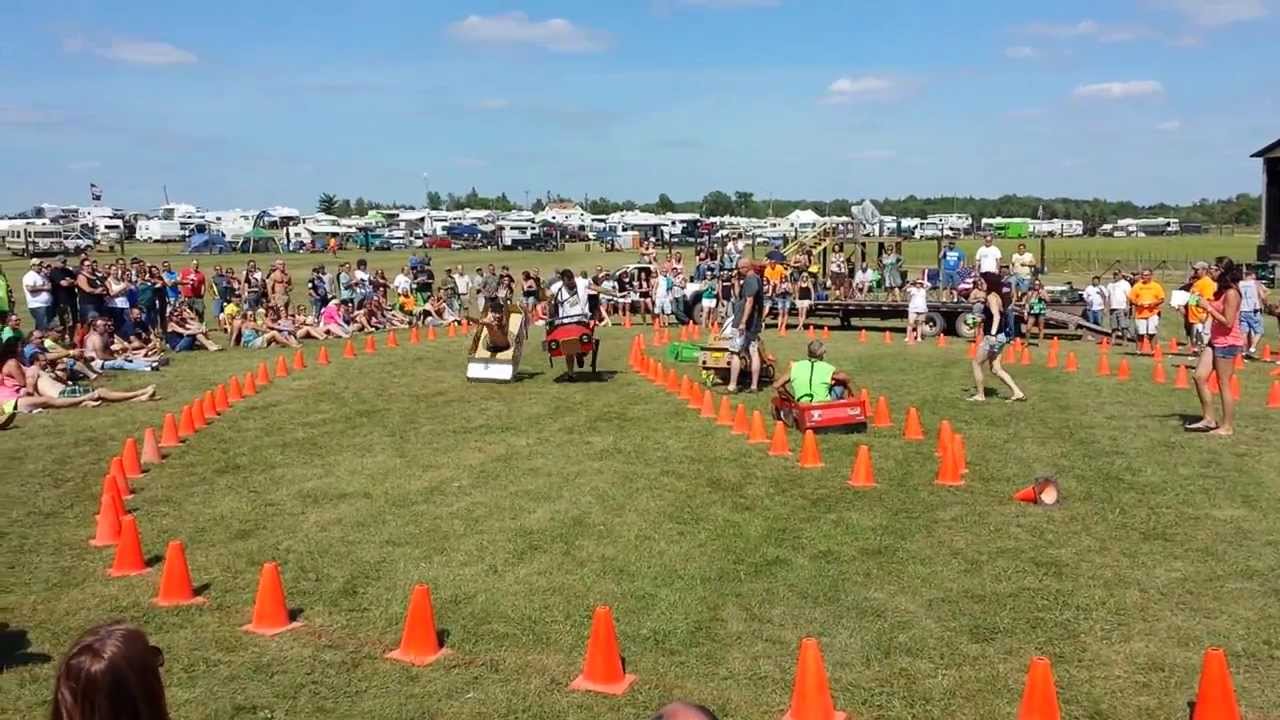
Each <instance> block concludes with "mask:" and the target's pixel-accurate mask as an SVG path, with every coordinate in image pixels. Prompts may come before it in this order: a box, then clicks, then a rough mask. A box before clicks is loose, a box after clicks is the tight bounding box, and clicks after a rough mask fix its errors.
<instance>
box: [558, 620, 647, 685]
mask: <svg viewBox="0 0 1280 720" xmlns="http://www.w3.org/2000/svg"><path fill="white" fill-rule="evenodd" d="M635 681H636V676H635V675H630V674H628V673H627V672H626V669H625V668H623V667H622V653H621V651H619V649H618V631H617V628H615V627H614V624H613V611H612V610H610V609H609V606H608V605H601V606H600V607H597V608H596V610H595V612H594V613H593V614H592V615H591V635H590V636H589V637H588V638H587V654H586V657H584V658H583V659H582V673H581V674H579V675H578V677H576V678H574V679H573V682H571V683H569V689H570V690H580V691H590V692H598V693H604V694H605V695H621V694H623V693H625V692H626V691H627V688H629V687H631V683H633V682H635Z"/></svg>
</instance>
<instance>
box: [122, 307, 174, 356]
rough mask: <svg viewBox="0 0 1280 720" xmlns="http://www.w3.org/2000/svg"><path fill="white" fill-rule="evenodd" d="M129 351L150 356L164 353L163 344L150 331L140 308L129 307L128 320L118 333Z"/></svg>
mask: <svg viewBox="0 0 1280 720" xmlns="http://www.w3.org/2000/svg"><path fill="white" fill-rule="evenodd" d="M119 335H120V337H121V338H123V341H124V344H125V346H126V347H127V348H128V349H129V351H130V352H135V353H142V354H144V355H147V356H150V357H158V356H160V355H163V354H164V345H163V343H161V342H160V338H158V337H156V336H155V334H154V333H152V332H151V326H150V325H148V324H147V321H146V318H145V317H143V314H142V308H139V307H136V306H135V307H131V308H129V320H128V322H127V323H126V325H125V327H124V329H123V330H121V332H120V333H119Z"/></svg>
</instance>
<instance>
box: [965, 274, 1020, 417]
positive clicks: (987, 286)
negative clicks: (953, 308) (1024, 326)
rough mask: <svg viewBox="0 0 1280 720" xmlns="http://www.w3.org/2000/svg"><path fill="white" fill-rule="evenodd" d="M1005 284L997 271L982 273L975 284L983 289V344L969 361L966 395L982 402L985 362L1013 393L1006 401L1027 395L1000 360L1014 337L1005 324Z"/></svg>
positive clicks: (984, 391) (973, 400)
mask: <svg viewBox="0 0 1280 720" xmlns="http://www.w3.org/2000/svg"><path fill="white" fill-rule="evenodd" d="M1003 286H1004V284H1003V283H1002V282H1001V280H1000V276H999V275H998V274H996V273H982V275H980V276H978V281H977V288H978V289H980V290H982V291H984V292H986V299H985V300H984V301H983V303H982V344H981V345H980V346H979V347H978V353H977V354H976V355H974V357H973V361H972V362H971V363H970V364H971V366H972V368H973V384H974V394H973V396H972V397H970V398H969V400H970V401H972V402H983V401H984V400H986V399H987V387H986V384H985V379H984V378H983V374H982V366H983V365H986V366H987V367H988V368H989V369H990V370H991V374H993V375H995V376H996V377H998V378H1000V382H1003V383H1004V384H1005V385H1006V386H1007V387H1008V388H1009V391H1010V392H1012V393H1013V395H1012V396H1010V397H1009V400H1008V402H1020V401H1023V400H1026V399H1027V396H1026V395H1025V394H1023V392H1022V388H1020V387H1018V384H1017V383H1016V382H1014V381H1013V378H1012V377H1010V375H1009V373H1008V372H1007V371H1006V370H1005V369H1004V366H1003V365H1002V364H1001V363H1000V351H1002V350H1004V346H1005V345H1008V344H1009V342H1010V341H1011V340H1012V339H1013V335H1012V328H1010V327H1008V320H1007V319H1006V317H1005V308H1007V307H1009V305H1010V302H1011V298H1008V297H1005V296H1004V295H1003V294H1002V290H1003Z"/></svg>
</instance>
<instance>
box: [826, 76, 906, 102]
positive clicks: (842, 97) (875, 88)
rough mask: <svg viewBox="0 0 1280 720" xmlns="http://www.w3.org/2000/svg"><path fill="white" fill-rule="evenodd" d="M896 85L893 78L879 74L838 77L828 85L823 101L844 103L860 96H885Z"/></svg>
mask: <svg viewBox="0 0 1280 720" xmlns="http://www.w3.org/2000/svg"><path fill="white" fill-rule="evenodd" d="M896 87H897V84H896V83H895V82H894V81H893V80H890V79H889V78H886V77H881V76H879V75H862V76H859V77H851V76H848V75H846V76H844V77H840V78H836V79H835V80H834V81H832V83H831V84H830V85H828V86H827V94H826V95H824V96H823V98H822V102H824V103H831V104H844V103H850V102H853V101H854V100H855V99H858V98H877V97H884V96H885V95H887V94H889V93H891V92H892V91H893V90H894V89H895V88H896Z"/></svg>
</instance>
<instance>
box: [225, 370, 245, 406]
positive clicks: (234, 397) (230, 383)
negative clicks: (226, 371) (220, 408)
mask: <svg viewBox="0 0 1280 720" xmlns="http://www.w3.org/2000/svg"><path fill="white" fill-rule="evenodd" d="M242 400H244V393H243V392H241V391H240V378H238V377H236V376H235V375H232V376H231V377H230V378H228V379H227V402H228V403H229V404H231V405H235V404H236V403H239V402H240V401H242Z"/></svg>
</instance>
